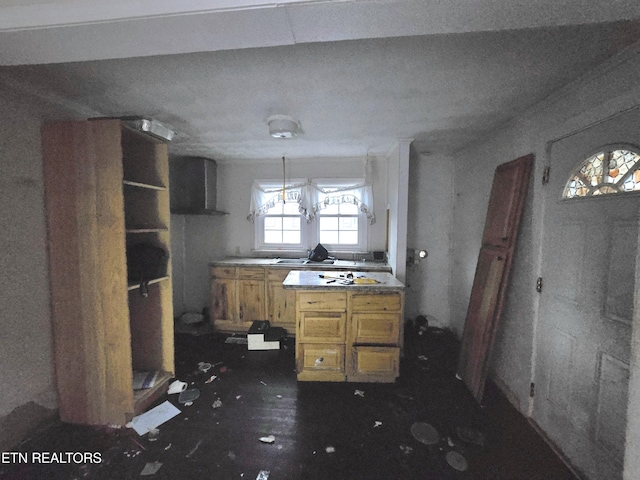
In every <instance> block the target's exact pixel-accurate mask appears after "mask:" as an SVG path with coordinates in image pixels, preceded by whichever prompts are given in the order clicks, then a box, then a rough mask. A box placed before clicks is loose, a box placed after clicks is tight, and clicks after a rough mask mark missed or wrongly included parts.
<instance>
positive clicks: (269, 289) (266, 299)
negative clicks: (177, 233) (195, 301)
mask: <svg viewBox="0 0 640 480" xmlns="http://www.w3.org/2000/svg"><path fill="white" fill-rule="evenodd" d="M274 262H275V263H274ZM336 263H337V265H335V266H330V268H331V272H332V274H333V275H336V274H339V273H344V272H346V271H349V270H351V269H352V268H351V266H350V265H348V264H349V263H350V264H353V262H341V261H337V262H336ZM326 267H327V266H326V265H325V268H326ZM209 268H210V276H211V308H210V310H211V318H212V322H213V324H214V326H215V327H216V329H217V330H218V331H221V332H225V333H240V334H245V333H247V331H248V329H249V327H251V323H252V322H253V320H269V323H270V324H271V326H272V327H282V328H284V329H286V330H287V333H288V335H290V336H293V335H294V334H295V331H296V306H295V303H296V296H295V292H294V291H292V290H287V289H284V288H283V286H282V282H283V281H284V279H285V278H286V277H287V275H288V274H289V272H290V271H297V270H307V269H312V270H314V271H316V272H318V271H320V270H319V268H318V266H317V265H314V264H311V265H308V264H307V265H301V266H296V267H291V266H283V265H278V264H277V259H276V260H275V261H274V260H269V259H241V258H238V259H232V260H226V261H221V262H214V263H212V264H211V265H210V267H209ZM359 270H360V271H390V269H389V267H388V266H387V265H384V264H377V265H376V264H373V263H370V264H366V265H359Z"/></svg>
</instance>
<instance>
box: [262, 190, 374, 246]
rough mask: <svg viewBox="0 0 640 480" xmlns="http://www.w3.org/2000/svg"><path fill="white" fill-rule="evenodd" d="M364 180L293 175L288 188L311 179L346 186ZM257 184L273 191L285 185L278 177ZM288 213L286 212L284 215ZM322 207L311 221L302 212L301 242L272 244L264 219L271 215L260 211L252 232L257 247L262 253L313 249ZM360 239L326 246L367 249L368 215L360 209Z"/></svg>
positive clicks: (317, 240) (316, 239)
mask: <svg viewBox="0 0 640 480" xmlns="http://www.w3.org/2000/svg"><path fill="white" fill-rule="evenodd" d="M363 182H364V180H363V179H361V178H360V179H353V178H347V179H345V178H321V179H312V180H308V179H292V180H290V181H288V182H286V186H287V188H290V187H294V186H295V185H300V184H304V183H312V184H313V185H316V186H318V187H320V188H337V189H342V188H347V187H349V186H352V185H359V184H362V183H363ZM255 183H257V184H259V185H260V187H261V188H262V189H264V190H273V193H274V195H275V194H277V192H278V189H279V188H280V189H281V188H282V184H281V183H280V184H279V183H278V181H276V180H256V182H255ZM285 216H286V215H283V217H285ZM320 216H321V210H319V211H317V212H316V213H315V218H313V219H312V220H311V221H309V222H308V221H307V220H306V219H305V217H304V215H303V214H300V243H299V244H273V243H266V242H265V241H264V227H265V219H266V217H268V215H259V216H257V217H256V218H255V220H254V225H253V234H254V251H256V252H260V253H268V252H273V253H291V254H301V255H305V256H306V254H307V252H308V251H309V250H311V249H313V248H314V247H315V246H316V245H317V244H318V243H320V241H319V238H320V221H319V220H320V219H319V217H320ZM357 219H358V243H357V244H350V245H340V244H325V243H323V245H324V246H325V248H326V249H327V250H329V251H330V252H334V253H363V252H366V251H367V247H368V245H367V241H368V230H367V225H368V223H369V222H368V218H367V215H366V214H365V213H363V212H360V211H359V212H358V214H357Z"/></svg>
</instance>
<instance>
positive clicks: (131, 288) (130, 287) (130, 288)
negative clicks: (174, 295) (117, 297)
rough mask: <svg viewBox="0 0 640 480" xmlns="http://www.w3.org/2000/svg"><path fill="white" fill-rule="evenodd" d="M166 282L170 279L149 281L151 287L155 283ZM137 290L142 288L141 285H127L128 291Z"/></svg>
mask: <svg viewBox="0 0 640 480" xmlns="http://www.w3.org/2000/svg"><path fill="white" fill-rule="evenodd" d="M166 280H169V277H160V278H154V279H153V280H149V285H153V284H154V283H160V282H164V281H166ZM136 288H140V283H130V284H128V285H127V290H128V291H131V290H135V289H136Z"/></svg>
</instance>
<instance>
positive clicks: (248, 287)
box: [211, 267, 266, 333]
mask: <svg viewBox="0 0 640 480" xmlns="http://www.w3.org/2000/svg"><path fill="white" fill-rule="evenodd" d="M264 276H265V271H264V268H261V267H212V268H211V320H212V321H213V324H214V326H215V327H216V329H217V330H219V331H221V332H228V333H240V332H242V333H246V332H247V331H248V330H249V327H251V324H252V323H253V321H254V320H265V318H266V317H265V315H266V308H265V305H266V303H265V294H266V292H265V280H264Z"/></svg>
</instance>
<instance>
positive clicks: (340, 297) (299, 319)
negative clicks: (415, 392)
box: [283, 271, 404, 383]
mask: <svg viewBox="0 0 640 480" xmlns="http://www.w3.org/2000/svg"><path fill="white" fill-rule="evenodd" d="M328 273H329V272H327V274H328ZM358 276H360V277H363V276H365V274H364V273H362V272H354V277H356V278H357V277H358ZM366 277H367V278H369V279H374V280H375V281H377V282H378V283H377V284H374V285H371V284H370V285H364V284H351V285H340V284H337V282H332V283H327V282H328V280H327V279H321V278H319V276H318V274H317V272H304V271H301V272H291V273H290V274H289V275H288V276H287V278H286V279H285V281H284V283H283V286H284V288H285V289H287V290H292V291H294V292H295V294H296V370H297V373H298V380H300V381H335V382H344V381H347V382H384V383H390V382H394V381H395V379H396V378H397V377H398V375H399V373H400V350H401V347H402V334H403V323H404V320H403V310H404V309H403V306H404V286H403V285H402V284H401V283H400V282H399V281H398V280H396V279H395V278H394V277H393V275H391V274H389V273H371V272H369V273H367V274H366Z"/></svg>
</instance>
